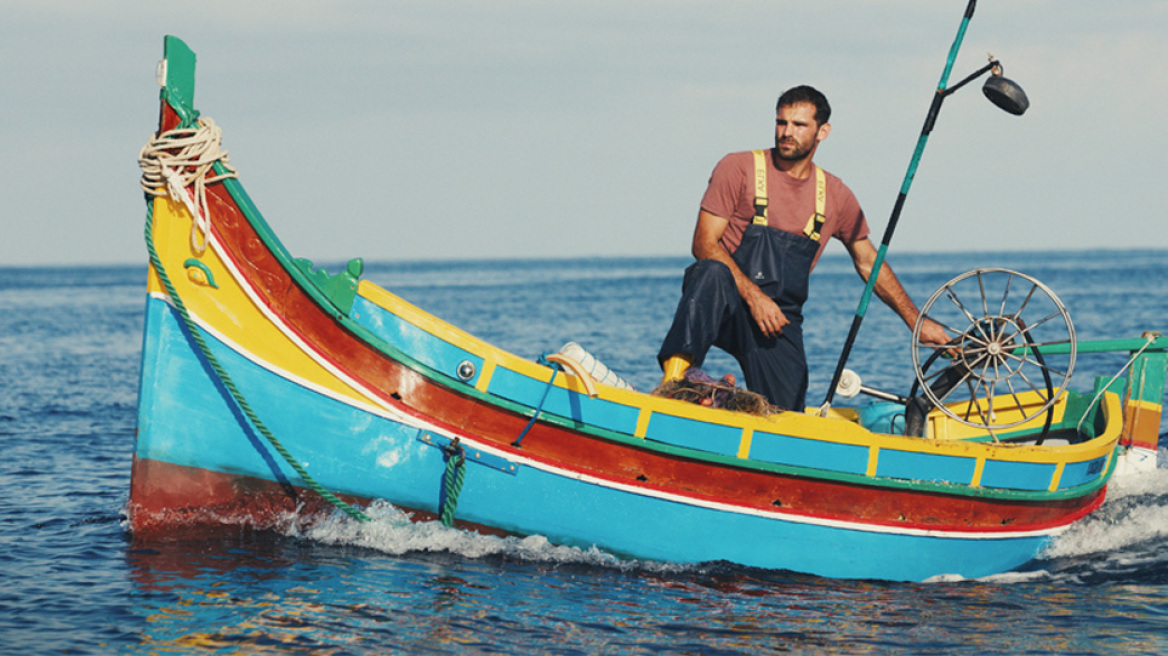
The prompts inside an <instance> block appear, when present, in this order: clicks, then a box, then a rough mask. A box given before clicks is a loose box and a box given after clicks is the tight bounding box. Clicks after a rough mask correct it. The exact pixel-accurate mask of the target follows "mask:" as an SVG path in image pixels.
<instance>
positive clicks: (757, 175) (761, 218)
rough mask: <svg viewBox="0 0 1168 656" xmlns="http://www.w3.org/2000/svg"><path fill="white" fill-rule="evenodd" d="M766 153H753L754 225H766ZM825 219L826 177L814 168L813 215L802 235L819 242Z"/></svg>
mask: <svg viewBox="0 0 1168 656" xmlns="http://www.w3.org/2000/svg"><path fill="white" fill-rule="evenodd" d="M766 157H767V152H766V151H765V150H756V151H754V221H753V223H754V224H755V225H766V224H767V183H766V178H767V166H766ZM825 219H827V176H826V175H824V173H823V169H821V168H819V167H818V166H817V167H815V214H812V215H811V218H809V219H807V226H806V227H804V228H803V234H804V235H805V236H807V237H808V238H810V239H813V240H815V241H819V231H820V230H823V222H824V220H825Z"/></svg>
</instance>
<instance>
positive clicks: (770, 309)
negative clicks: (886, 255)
mask: <svg viewBox="0 0 1168 656" xmlns="http://www.w3.org/2000/svg"><path fill="white" fill-rule="evenodd" d="M743 300H745V301H746V306H747V307H748V308H750V316H752V317H754V321H755V323H757V324H758V328H759V330H761V331H762V334H763V335H766V336H767V337H774V336H775V335H779V334H782V332H783V328H784V327H785V326H786V325H787V324H789V323H791V320H790V319H788V318H787V315H785V314H783V311H782V310H781V309H780V308H779V304H778V303H775V301H774V299H772V298H771V297H770V296H767V295H766V294H764V293H763V292H762V290H761V289H758V287H755V288H754V291H753V292H752V293H750V294H748V295H747V296H745V297H744V298H743Z"/></svg>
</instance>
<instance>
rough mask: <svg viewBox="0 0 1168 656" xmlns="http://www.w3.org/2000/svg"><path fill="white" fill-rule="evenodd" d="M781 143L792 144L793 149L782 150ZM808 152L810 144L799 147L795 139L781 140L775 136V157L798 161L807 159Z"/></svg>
mask: <svg viewBox="0 0 1168 656" xmlns="http://www.w3.org/2000/svg"><path fill="white" fill-rule="evenodd" d="M781 144H786V145H793V146H794V149H793V150H792V149H789V150H787V151H785V152H784V151H783V148H782V145H781ZM810 154H811V146H807V147H800V146H799V142H797V141H782V140H781V139H779V138H778V137H776V138H775V157H777V158H779V159H781V160H783V161H784V162H798V161H800V160H804V159H807V156H808V155H810Z"/></svg>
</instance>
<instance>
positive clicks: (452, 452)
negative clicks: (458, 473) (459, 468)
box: [442, 437, 466, 465]
mask: <svg viewBox="0 0 1168 656" xmlns="http://www.w3.org/2000/svg"><path fill="white" fill-rule="evenodd" d="M458 442H459V438H457V437H456V438H454V439H453V440H451V441H450V444H447V445H446V448H444V449H442V453H443V454H445V455H446V457H447V458H453V457H455V456H458V462H457V463H456V464H458V465H461V464H462V463H463V462H464V461H465V460H466V451H465V450H463V448H462V445H461V444H459V443H458Z"/></svg>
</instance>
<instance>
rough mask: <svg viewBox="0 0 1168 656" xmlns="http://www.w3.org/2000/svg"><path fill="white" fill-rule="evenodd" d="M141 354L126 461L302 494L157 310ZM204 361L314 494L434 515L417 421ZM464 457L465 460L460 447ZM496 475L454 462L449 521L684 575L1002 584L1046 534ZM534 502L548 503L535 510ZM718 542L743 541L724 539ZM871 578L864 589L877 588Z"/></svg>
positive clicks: (222, 353) (438, 482)
mask: <svg viewBox="0 0 1168 656" xmlns="http://www.w3.org/2000/svg"><path fill="white" fill-rule="evenodd" d="M146 315H147V320H146V331H145V338H144V339H145V345H144V346H145V348H144V353H145V354H146V355H145V357H144V360H143V378H142V385H141V394H140V399H139V405H140V407H139V417H140V420H139V421H140V424H139V426H138V432H139V434H138V442H137V445H138V446H137V452H136V454H135V455H136V458H137V459H138V460H142V461H152V462H161V463H168V464H171V465H178V466H180V467H190V468H197V469H200V470H207V471H213V472H218V473H221V474H224V475H228V476H236V477H244V478H251V479H262V480H265V481H271V482H274V483H282V484H291V485H293V486H296V487H300V486H302V485H303V481H300V480H298V479H297V478H296V475H295V474H294V473H293V472H292V471H291V470H290V468H289V467H288V466H287V465H286V464H285V463H284V462H283V461H282V460H281V458H280V457H279V455H277V454H276V453H275V452H274V451H273V449H272V448H271V446H270V445H268V444H267V443H266V442H265V441H264V440H263V439H262V437H261V436H259V435H258V434H256V433H254V432H250V431H249V432H245V431H244V430H243V429H242V428H241V427H242V426H246V425H247V423H246V422H245V421H243V420H242V419H243V418H242V417H241V416H240V415H239V412H238V410H236V409H235V407H234V405H233V403H232V402H231V398H230V396H229V395H228V393H227V392H226V391H225V390H224V389H223V387H222V386H221V384H219V383H218V382H217V381H216V379H215V378H214V376H213V372H212V371H211V370H210V369H208V368H207V366H206V365H205V363H204V362H203V360H202V358H201V357H200V356H199V355H198V352H197V350H195V348H194V345H193V344H192V343H191V341H190V339H189V337H188V335H187V334H186V332H185V329H184V328H183V327H182V325H181V323H180V322H179V321H178V320H177V318H176V314H175V312H174V310H173V308H172V307H171V306H170V305H169V304H168V303H166V302H164V301H161V300H159V299H157V298H155V297H150V298H149V300H148V302H147V313H146ZM209 343H210V345H211V348H212V351H213V353H214V354H215V356H216V357H217V358H218V359H219V360H220V361H221V362H222V363H223V365H224V366H225V367H228V368H229V369H230V371H231V372H232V377H233V378H234V379H235V382H236V385H237V386H238V387H239V388H240V389H241V390H242V391H243V392H244V393H245V394H246V395H247V397H248V399H249V400H250V402H251V404H252V406H253V407H254V408H255V410H256V411H257V413H259V414H261V415H262V416H264V417H265V422H266V423H267V424H268V426H269V427H270V428H271V429H272V431H273V432H274V433H276V434H278V435H280V436H281V440H282V442H283V443H284V445H285V446H286V447H287V449H288V450H289V451H291V452H292V453H294V454H295V455H296V457H297V458H298V459H299V460H300V461H301V462H302V464H305V465H306V466H309V467H311V470H312V472H313V476H314V477H315V478H316V479H317V480H318V481H319V482H320V484H321V485H323V486H324V487H326V488H328V489H330V490H332V491H334V492H337V493H341V494H346V495H351V496H353V497H358V498H362V499H384V500H387V501H389V502H391V503H393V504H394V505H395V506H397V507H399V508H403V509H406V510H412V511H423V512H426V513H437V512H438V501H439V499H440V497H441V489H442V476H443V472H444V470H445V467H446V464H445V456H444V453H443V450H442V449H441V448H439V447H438V446H435V445H433V444H430V443H427V442H426V441H423V439H422V438H424V437H426V436H430V439H431V441H438V442H444V441H445V440H446V439H448V437H449V436H444V435H443V434H442V431H440V430H437V429H436V428H435V427H434V426H431V425H427V423H426V422H424V421H421V420H418V419H416V418H410V417H405V416H403V417H390V416H386V415H387V414H388V413H376V412H370V411H369V410H367V409H363V408H358V407H354V406H353V405H351V404H348V403H345V402H341V401H339V400H336V399H333V398H329V397H328V396H327V395H325V394H322V393H321V392H319V391H316V390H313V389H309V388H308V387H305V386H303V385H301V384H299V383H297V382H295V381H293V380H290V379H289V378H286V377H284V376H281V375H279V374H278V373H276V372H273V371H271V370H269V369H267V368H265V367H263V366H260V365H259V364H257V363H255V362H253V361H252V360H249V359H248V358H246V357H244V356H243V355H241V354H240V353H238V352H236V351H234V350H232V349H231V348H228V347H227V346H226V345H225V344H224V343H222V342H220V341H218V340H215V339H213V338H212V339H209ZM460 437H461V438H462V440H463V445H464V446H465V447H466V448H468V450H470V449H474V448H481V447H482V446H483V445H478V444H475V443H474V442H473V440H471V441H468V438H467V436H460ZM484 456H485V457H486V458H487V459H489V460H490V461H491V464H494V465H498V464H500V463H509V464H510V465H513V466H514V470H513V471H504V469H505V468H506V467H504V468H497V467H495V466H489V465H484V464H481V463H480V462H477V461H476V459H475V458H473V457H468V461H467V462H468V463H469V464H468V467H467V473H466V479H465V486H464V487H463V489H462V492H461V495H460V500H459V503H458V517H459V519H460V520H461V521H465V522H470V523H480V524H484V525H489V526H492V527H495V528H498V529H502V530H504V531H508V532H511V533H514V534H519V535H529V534H539V535H543V536H546V537H547V538H548V539H549V540H551V541H553V542H555V543H559V544H566V545H576V546H580V547H584V548H587V547H592V546H596V547H599V548H601V549H604V550H606V551H610V552H613V553H616V554H618V555H621V556H627V557H635V558H642V559H650V560H661V561H670V562H684V563H696V562H705V561H714V560H728V561H732V562H735V563H740V564H743V565H748V566H755V567H762V568H775V569H790V570H795V571H802V572H810V573H815V574H820V575H824V576H833V577H859V578H872V577H877V576H878V577H879V578H885V579H900V580H921V579H925V578H928V577H931V576H935V575H937V574H939V573H950V574H957V575H961V576H964V577H979V576H985V575H989V574H994V573H998V572H1002V571H1006V570H1010V569H1014V568H1016V567H1018V566H1020V565H1022V564H1024V563H1025V562H1027V561H1028V560H1030V559H1031V558H1033V557H1034V555H1035V554H1036V553H1037V552H1038V551H1039V550H1040V549H1041V548H1042V546H1043V545H1044V544H1045V543H1046V541H1047V540H1048V539H1049V535H1046V534H1036V533H1030V534H1025V535H1008V534H1007V535H1004V536H1003V535H992V534H990V535H987V534H984V533H983V534H976V533H968V534H965V535H962V534H960V533H958V532H952V531H948V532H946V531H933V532H927V531H921V530H906V531H897V530H893V529H891V528H889V527H884V526H874V525H872V526H865V525H863V524H862V523H858V522H838V521H827V520H822V519H812V518H806V517H798V516H794V515H792V516H789V517H784V516H783V513H781V512H767V513H763V512H758V511H751V510H748V509H741V508H731V507H726V506H724V505H721V504H718V503H716V502H713V501H703V500H700V499H686V498H683V497H681V496H678V495H666V494H654V493H651V492H649V491H646V490H634V489H632V488H630V487H629V486H627V485H623V484H620V483H616V482H612V481H604V480H600V479H596V478H592V477H588V476H580V475H578V472H571V471H566V470H558V469H556V468H554V467H550V466H546V465H542V464H540V463H538V462H535V461H524V460H522V459H517V458H514V457H509V458H506V459H495V458H491V456H490V453H489V450H488V451H485V452H484ZM549 500H555V502H554V503H549ZM726 536H749V537H743V538H739V539H736V540H727V539H726ZM877 573H878V574H877Z"/></svg>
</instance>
